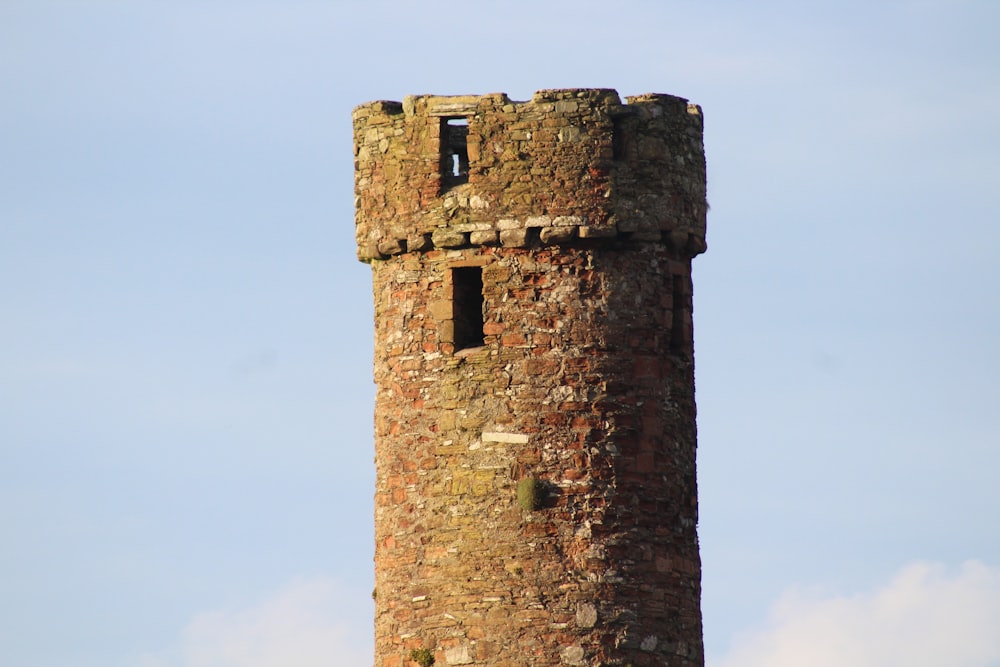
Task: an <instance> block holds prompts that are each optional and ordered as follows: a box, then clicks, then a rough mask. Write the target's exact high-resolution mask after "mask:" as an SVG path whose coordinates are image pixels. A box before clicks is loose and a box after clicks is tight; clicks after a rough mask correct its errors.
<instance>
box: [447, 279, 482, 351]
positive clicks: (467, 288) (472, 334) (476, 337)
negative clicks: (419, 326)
mask: <svg viewBox="0 0 1000 667" xmlns="http://www.w3.org/2000/svg"><path fill="white" fill-rule="evenodd" d="M451 279H452V290H453V291H452V317H453V318H454V323H455V349H456V350H464V349H465V348H469V347H479V346H481V345H482V344H483V269H482V267H479V266H464V267H461V268H455V269H452V270H451Z"/></svg>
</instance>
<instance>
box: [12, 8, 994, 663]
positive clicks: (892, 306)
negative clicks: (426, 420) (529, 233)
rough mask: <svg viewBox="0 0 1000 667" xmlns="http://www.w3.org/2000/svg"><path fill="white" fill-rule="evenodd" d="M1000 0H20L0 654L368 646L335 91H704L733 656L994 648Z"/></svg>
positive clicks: (727, 652)
mask: <svg viewBox="0 0 1000 667" xmlns="http://www.w3.org/2000/svg"><path fill="white" fill-rule="evenodd" d="M998 24H1000V3H996V2H995V1H994V0H881V1H878V2H871V1H870V0H869V1H866V2H860V1H856V0H837V1H834V0H817V1H816V2H792V1H781V0H760V1H759V2H754V3H749V2H738V1H736V0H728V1H727V0H721V1H717V0H699V1H695V0H656V1H652V0H619V1H618V2H615V3H610V2H600V3H599V2H593V1H591V0H573V1H568V0H567V1H562V0H553V1H546V0H531V1H529V0H507V1H506V2H503V3H489V2H466V3H455V2H440V1H438V0H423V1H422V2H419V3H416V2H403V1H402V0H369V1H367V2H364V3H355V2H338V1H336V0H328V1H327V2H318V1H311V0H283V1H281V2H278V1H277V0H269V1H266V0H240V1H238V2H237V1H236V0H203V1H202V2H192V1H190V0H170V1H169V2H168V1H166V0H129V1H125V0H88V1H87V2H73V1H70V0H3V2H0V102H2V104H0V540H2V542H0V547H2V548H0V666H2V667H91V666H95V667H96V666H100V667H272V666H278V665H282V666H286V665H296V666H298V667H319V666H324V667H331V666H332V667H352V666H355V665H365V664H370V663H371V654H372V648H371V644H372V630H371V619H372V613H373V610H372V601H371V590H372V581H373V576H372V552H373V546H372V492H373V483H374V481H373V478H374V467H373V464H372V455H373V449H372V447H373V444H372V443H373V437H372V418H371V414H372V409H373V394H374V392H373V385H372V380H371V361H372V321H371V320H372V306H371V277H370V269H369V268H368V267H367V266H365V265H364V264H361V263H359V262H357V261H356V259H355V256H354V252H355V249H354V239H353V222H352V220H353V193H352V188H353V180H352V168H353V167H352V152H351V122H350V121H351V117H350V112H351V109H352V108H353V107H354V106H356V105H358V104H362V103H364V102H367V101H369V100H375V99H394V100H400V99H402V97H403V96H405V95H407V94H423V93H431V94H466V93H468V94H472V93H490V92H498V91H502V92H506V93H508V94H509V95H510V97H511V98H513V99H521V100H524V99H529V98H530V97H531V95H532V93H533V92H534V91H535V90H538V89H543V88H569V87H611V88H616V89H617V90H618V91H619V93H620V94H622V95H623V96H625V95H634V94H640V93H646V92H662V93H670V94H675V95H680V96H683V97H686V98H689V99H690V100H691V101H693V102H696V103H698V104H700V105H701V106H702V108H703V109H704V114H705V119H706V139H705V141H706V151H707V157H708V180H709V201H710V204H711V207H712V208H711V211H710V214H709V228H708V245H709V249H708V252H707V253H706V254H704V255H702V256H700V257H698V258H697V259H696V260H695V269H694V270H695V275H694V281H695V347H696V363H697V372H696V381H697V399H698V407H699V413H698V426H699V492H700V501H701V504H700V508H701V515H700V523H699V530H700V536H701V548H702V559H703V567H704V574H703V585H704V594H703V602H702V606H703V613H704V623H705V646H706V655H707V664H708V665H709V667H763V666H764V665H767V666H768V667H792V666H795V667H801V665H810V666H812V667H827V666H829V667H833V666H842V665H847V664H850V665H853V666H854V667H897V666H898V665H904V664H905V665H907V666H908V667H940V666H942V665H948V667H998V666H1000V632H998V631H997V628H1000V529H998V528H997V525H998V522H997V517H1000V484H998V483H997V481H996V480H997V478H998V471H1000V447H998V446H997V445H998V443H1000V409H998V407H997V406H998V398H1000V390H998V378H1000V354H997V353H996V350H995V348H996V346H997V341H1000V298H998V296H997V295H998V292H1000V268H998V262H997V252H998V250H1000V225H998V221H1000V41H998V40H997V39H996V26H997V25H998Z"/></svg>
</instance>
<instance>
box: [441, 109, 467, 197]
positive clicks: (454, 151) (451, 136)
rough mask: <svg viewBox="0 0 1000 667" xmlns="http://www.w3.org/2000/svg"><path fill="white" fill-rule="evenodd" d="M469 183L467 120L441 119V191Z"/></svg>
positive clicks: (463, 118) (462, 118)
mask: <svg viewBox="0 0 1000 667" xmlns="http://www.w3.org/2000/svg"><path fill="white" fill-rule="evenodd" d="M468 181H469V119H468V118H465V117H458V118H442V119H441V186H442V190H447V189H448V188H451V187H454V186H456V185H461V184H462V183H468Z"/></svg>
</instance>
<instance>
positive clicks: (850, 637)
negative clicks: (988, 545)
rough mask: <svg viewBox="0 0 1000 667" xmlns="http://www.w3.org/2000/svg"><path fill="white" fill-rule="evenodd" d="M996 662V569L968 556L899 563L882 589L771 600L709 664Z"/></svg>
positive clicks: (965, 666) (930, 665) (927, 665)
mask: <svg viewBox="0 0 1000 667" xmlns="http://www.w3.org/2000/svg"><path fill="white" fill-rule="evenodd" d="M802 665H809V667H843V666H844V665H851V667H896V666H898V665H906V667H942V666H943V665H947V666H948V667H997V666H1000V568H992V567H990V566H987V565H984V564H983V563H980V562H977V561H969V562H967V563H965V564H964V565H962V567H961V568H959V569H958V571H957V572H950V571H948V569H947V568H945V567H944V566H943V565H940V564H929V563H914V564H911V565H908V566H906V567H904V568H903V569H902V570H900V572H899V573H898V574H897V575H896V576H895V577H893V579H892V580H891V581H890V582H889V583H888V584H887V585H886V586H884V587H883V588H880V589H878V590H876V591H874V592H869V593H862V594H858V595H852V596H836V597H827V598H819V597H817V596H815V595H808V594H805V593H803V592H801V591H793V592H790V593H787V594H785V595H784V596H782V598H781V599H780V600H779V601H778V602H777V603H775V605H774V607H773V608H772V610H771V614H770V618H769V619H768V621H767V623H766V624H765V625H764V627H762V628H759V629H757V630H754V631H750V632H747V633H743V634H741V635H739V636H737V637H736V639H735V640H734V642H733V645H732V648H731V649H730V651H729V653H728V654H727V655H725V656H724V657H723V658H722V659H721V660H718V661H712V667H764V666H766V667H802Z"/></svg>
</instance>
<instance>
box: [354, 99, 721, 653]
mask: <svg viewBox="0 0 1000 667" xmlns="http://www.w3.org/2000/svg"><path fill="white" fill-rule="evenodd" d="M354 151H355V190H356V201H355V205H356V236H357V244H358V256H359V258H360V259H361V260H362V261H365V262H368V263H369V264H370V265H371V267H372V274H373V280H374V295H375V364H374V367H375V370H374V373H375V382H376V387H377V389H376V402H375V464H376V471H377V481H376V491H375V539H376V545H375V582H376V588H375V591H374V596H375V600H376V604H375V607H376V612H375V665H376V667H416V666H417V665H421V666H423V667H426V666H427V665H429V664H435V665H439V666H441V665H480V666H488V667H501V666H503V667H529V666H530V667H549V666H552V667H554V666H556V665H587V666H590V667H598V666H601V667H605V666H608V667H609V666H611V665H616V666H621V667H625V666H626V665H631V666H632V667H639V666H641V665H671V666H683V667H692V666H698V667H701V665H703V663H704V660H703V651H702V628H701V611H700V580H701V564H700V559H699V554H698V538H697V532H696V526H697V518H698V514H697V489H696V478H695V448H696V446H695V402H694V366H693V345H692V327H691V258H692V257H694V256H695V255H697V254H698V253H700V252H702V251H704V249H705V241H704V239H705V215H706V210H707V206H706V201H705V159H704V149H703V145H702V115H701V109H700V108H699V107H698V106H696V105H693V104H689V103H688V102H687V101H686V100H684V99H681V98H678V97H672V96H669V95H640V96H636V97H630V98H627V101H626V103H622V101H621V100H620V99H619V97H618V94H617V93H616V92H615V91H613V90H604V89H585V90H543V91H540V92H538V93H536V94H535V95H534V97H533V98H532V99H531V100H530V101H527V102H516V101H511V100H510V99H508V98H507V96H506V95H504V94H491V95H483V96H463V97H437V96H411V97H406V98H405V99H404V100H403V102H402V103H399V102H385V101H380V102H371V103H369V104H365V105H362V106H360V107H358V108H357V109H355V111H354Z"/></svg>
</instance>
